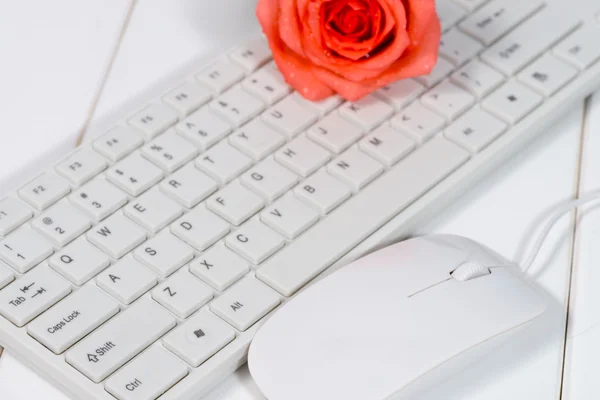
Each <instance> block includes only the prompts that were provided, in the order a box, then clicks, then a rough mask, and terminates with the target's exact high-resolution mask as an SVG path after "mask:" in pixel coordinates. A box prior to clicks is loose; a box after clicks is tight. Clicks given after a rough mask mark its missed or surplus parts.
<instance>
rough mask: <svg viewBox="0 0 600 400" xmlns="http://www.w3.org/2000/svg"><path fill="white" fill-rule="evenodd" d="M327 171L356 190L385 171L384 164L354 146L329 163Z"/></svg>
mask: <svg viewBox="0 0 600 400" xmlns="http://www.w3.org/2000/svg"><path fill="white" fill-rule="evenodd" d="M327 171H329V173H330V174H331V175H333V176H335V177H336V178H338V179H340V180H341V181H343V182H345V183H346V184H347V185H349V186H350V187H351V188H352V189H353V190H354V191H355V192H357V191H359V190H360V189H362V188H363V187H365V186H366V185H368V184H369V183H371V182H372V181H373V180H374V179H375V178H377V177H378V176H379V175H381V174H382V173H383V166H382V165H381V164H379V163H378V162H377V161H375V160H373V159H372V158H371V157H369V156H368V155H366V154H365V153H363V152H362V151H360V150H359V149H357V148H356V147H353V148H351V149H349V150H348V151H346V152H344V154H342V155H341V156H339V157H337V158H336V159H335V160H333V161H332V162H331V163H329V165H327Z"/></svg>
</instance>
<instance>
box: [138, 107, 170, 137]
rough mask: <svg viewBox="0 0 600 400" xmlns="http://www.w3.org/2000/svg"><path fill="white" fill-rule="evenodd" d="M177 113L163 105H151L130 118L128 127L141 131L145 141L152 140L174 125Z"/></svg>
mask: <svg viewBox="0 0 600 400" xmlns="http://www.w3.org/2000/svg"><path fill="white" fill-rule="evenodd" d="M178 119H179V117H178V116H177V113H175V111H173V110H172V109H170V108H169V107H167V106H165V105H163V104H151V105H149V106H148V107H146V108H145V109H143V110H142V111H140V112H139V113H137V114H136V115H134V116H133V117H132V118H130V119H129V125H131V126H133V127H134V128H136V129H138V130H139V131H141V132H142V133H143V134H144V136H145V137H146V139H152V138H153V137H155V136H156V135H158V134H159V133H163V132H164V131H165V130H167V128H170V127H171V126H173V125H175V123H176V122H177V120H178Z"/></svg>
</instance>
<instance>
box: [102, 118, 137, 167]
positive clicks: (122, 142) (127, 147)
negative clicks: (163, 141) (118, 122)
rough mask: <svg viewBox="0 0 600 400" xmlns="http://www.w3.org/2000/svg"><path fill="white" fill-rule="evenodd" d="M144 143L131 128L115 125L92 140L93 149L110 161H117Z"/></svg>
mask: <svg viewBox="0 0 600 400" xmlns="http://www.w3.org/2000/svg"><path fill="white" fill-rule="evenodd" d="M143 143H144V139H143V138H142V137H141V136H140V134H138V133H137V132H136V131H134V130H133V129H132V128H129V127H126V126H117V127H115V128H113V129H111V130H110V131H108V132H106V133H105V134H104V135H102V136H100V138H98V139H96V140H95V141H94V144H93V146H94V149H95V150H97V151H98V152H100V154H102V155H103V156H104V157H106V158H108V159H109V160H111V161H119V160H120V159H122V158H123V157H125V156H126V155H127V154H129V153H131V152H132V151H133V150H135V149H137V148H138V147H140V146H141V145H142V144H143Z"/></svg>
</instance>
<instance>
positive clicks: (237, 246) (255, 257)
mask: <svg viewBox="0 0 600 400" xmlns="http://www.w3.org/2000/svg"><path fill="white" fill-rule="evenodd" d="M225 244H226V245H227V247H229V248H230V249H232V250H233V251H235V252H236V253H238V254H239V255H241V256H242V257H244V258H245V259H246V260H248V261H250V262H251V263H253V264H254V265H258V264H260V263H261V262H263V261H264V260H266V259H267V258H269V257H270V256H271V255H273V254H274V253H275V252H277V250H279V249H281V248H282V247H283V246H284V244H285V240H283V237H281V236H280V235H279V234H278V233H276V232H274V231H273V230H271V228H268V227H267V226H266V225H264V224H263V223H262V222H260V221H259V220H257V219H253V220H251V221H249V222H248V223H246V224H244V225H243V226H242V227H241V228H240V229H238V230H237V231H235V232H232V233H230V234H229V236H227V238H226V239H225Z"/></svg>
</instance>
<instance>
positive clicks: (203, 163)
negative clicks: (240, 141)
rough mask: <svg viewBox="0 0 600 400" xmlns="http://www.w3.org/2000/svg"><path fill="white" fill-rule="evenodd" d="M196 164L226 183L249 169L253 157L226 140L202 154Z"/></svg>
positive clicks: (209, 174)
mask: <svg viewBox="0 0 600 400" xmlns="http://www.w3.org/2000/svg"><path fill="white" fill-rule="evenodd" d="M194 164H195V165H196V167H198V168H199V169H200V170H201V171H203V172H205V173H206V174H207V175H208V176H210V177H212V178H213V179H216V180H217V181H218V182H220V183H221V184H225V183H227V182H229V181H231V180H232V179H233V178H235V177H236V176H238V175H239V174H241V173H242V172H244V171H245V170H247V169H248V168H249V167H250V165H252V159H250V158H249V157H248V156H246V155H244V153H242V152H240V151H239V150H236V149H235V148H234V147H233V146H231V145H230V144H229V143H227V142H225V141H224V142H221V143H219V144H217V145H216V146H214V147H213V148H212V149H210V150H208V151H207V152H205V153H203V154H200V156H199V157H198V158H196V160H195V161H194Z"/></svg>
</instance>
